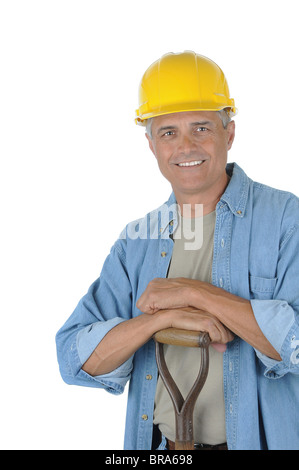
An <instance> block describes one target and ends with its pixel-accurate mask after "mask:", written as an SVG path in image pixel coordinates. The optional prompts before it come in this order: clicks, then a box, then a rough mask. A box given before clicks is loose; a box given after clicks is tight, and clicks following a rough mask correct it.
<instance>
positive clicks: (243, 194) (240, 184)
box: [218, 163, 250, 218]
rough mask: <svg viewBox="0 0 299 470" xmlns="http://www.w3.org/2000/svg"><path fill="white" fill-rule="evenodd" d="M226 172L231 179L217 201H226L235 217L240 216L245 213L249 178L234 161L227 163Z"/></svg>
mask: <svg viewBox="0 0 299 470" xmlns="http://www.w3.org/2000/svg"><path fill="white" fill-rule="evenodd" d="M226 172H227V174H228V175H229V176H230V177H231V179H230V182H229V184H228V186H227V188H226V190H225V191H224V193H223V195H222V197H221V199H220V202H219V203H220V204H221V203H223V202H224V203H226V204H227V205H228V207H229V209H230V210H231V211H232V213H233V214H234V215H235V216H236V217H241V218H242V217H244V215H245V209H246V204H247V200H248V192H249V182H250V179H249V178H248V176H247V175H246V174H245V172H244V171H243V170H242V168H240V167H239V165H237V164H236V163H228V165H227V166H226ZM219 203H218V204H219Z"/></svg>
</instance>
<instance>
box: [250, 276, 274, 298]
mask: <svg viewBox="0 0 299 470" xmlns="http://www.w3.org/2000/svg"><path fill="white" fill-rule="evenodd" d="M276 283H277V277H274V278H266V277H258V276H252V275H249V285H250V294H251V298H252V299H259V300H271V299H272V298H273V294H274V290H275V286H276Z"/></svg>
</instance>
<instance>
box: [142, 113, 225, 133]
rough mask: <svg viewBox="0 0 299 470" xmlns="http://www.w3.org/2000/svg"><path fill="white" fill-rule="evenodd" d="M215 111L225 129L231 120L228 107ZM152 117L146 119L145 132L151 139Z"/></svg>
mask: <svg viewBox="0 0 299 470" xmlns="http://www.w3.org/2000/svg"><path fill="white" fill-rule="evenodd" d="M216 112H217V113H218V114H219V117H220V119H221V121H222V125H223V127H224V129H226V128H227V126H228V123H229V122H230V121H231V117H230V115H229V113H230V109H229V108H225V109H221V111H216ZM153 119H154V118H149V119H147V121H146V133H147V135H148V136H149V137H150V138H151V139H152V138H153V135H152V124H153Z"/></svg>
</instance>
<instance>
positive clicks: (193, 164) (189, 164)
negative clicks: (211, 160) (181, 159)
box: [178, 160, 203, 166]
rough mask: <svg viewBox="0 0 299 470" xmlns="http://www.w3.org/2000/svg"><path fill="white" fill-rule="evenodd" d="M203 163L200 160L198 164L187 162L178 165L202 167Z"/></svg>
mask: <svg viewBox="0 0 299 470" xmlns="http://www.w3.org/2000/svg"><path fill="white" fill-rule="evenodd" d="M202 162H203V160H199V161H197V162H185V163H178V165H179V166H195V165H200V164H201V163H202Z"/></svg>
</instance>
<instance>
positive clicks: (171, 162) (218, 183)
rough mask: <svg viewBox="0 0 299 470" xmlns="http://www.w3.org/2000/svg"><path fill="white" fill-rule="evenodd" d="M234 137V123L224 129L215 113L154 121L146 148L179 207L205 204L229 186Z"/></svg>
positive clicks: (186, 113)
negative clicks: (151, 154)
mask: <svg viewBox="0 0 299 470" xmlns="http://www.w3.org/2000/svg"><path fill="white" fill-rule="evenodd" d="M234 135H235V125H234V122H233V121H231V122H230V123H229V124H228V126H227V128H226V129H224V127H223V124H222V121H221V119H220V116H219V114H218V113H217V112H215V111H191V112H183V113H175V114H167V115H164V116H158V117H156V118H154V119H153V122H152V138H150V137H149V136H148V135H147V138H148V141H149V145H150V148H151V150H152V152H153V153H154V155H155V157H156V158H157V161H158V165H159V168H160V171H161V173H162V174H163V175H164V176H165V178H166V179H167V180H168V181H169V182H170V184H171V185H172V188H173V191H174V193H175V196H176V199H177V202H178V203H179V204H183V203H193V202H195V201H196V202H197V203H198V204H206V203H208V201H212V200H214V199H215V200H216V199H217V198H218V199H219V198H220V197H221V195H222V194H223V192H224V190H225V187H226V186H227V183H228V178H227V174H226V171H225V167H226V163H227V152H228V150H229V149H230V148H231V146H232V143H233V140H234ZM206 201H207V202H206ZM213 210H214V209H213Z"/></svg>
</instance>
